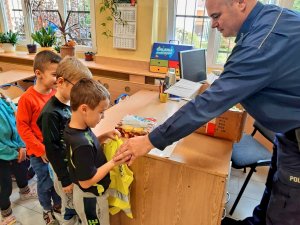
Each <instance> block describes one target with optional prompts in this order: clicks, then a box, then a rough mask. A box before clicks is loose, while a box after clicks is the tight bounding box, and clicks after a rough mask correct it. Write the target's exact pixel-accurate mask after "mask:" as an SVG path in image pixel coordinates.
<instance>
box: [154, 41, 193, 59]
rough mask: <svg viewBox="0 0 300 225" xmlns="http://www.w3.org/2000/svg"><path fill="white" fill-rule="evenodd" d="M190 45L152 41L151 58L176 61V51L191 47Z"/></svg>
mask: <svg viewBox="0 0 300 225" xmlns="http://www.w3.org/2000/svg"><path fill="white" fill-rule="evenodd" d="M192 48H193V46H192V45H176V44H169V43H154V44H153V47H152V53H151V59H162V60H172V61H178V60H179V59H178V52H180V51H184V50H190V49H192Z"/></svg>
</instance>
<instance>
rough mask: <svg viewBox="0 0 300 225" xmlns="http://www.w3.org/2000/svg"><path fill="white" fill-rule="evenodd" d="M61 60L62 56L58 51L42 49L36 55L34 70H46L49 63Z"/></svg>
mask: <svg viewBox="0 0 300 225" xmlns="http://www.w3.org/2000/svg"><path fill="white" fill-rule="evenodd" d="M60 61H61V57H60V56H59V55H57V54H56V53H54V52H52V51H49V50H45V51H41V52H39V53H38V54H36V56H35V57H34V61H33V71H34V72H35V71H36V70H40V71H42V72H44V71H45V69H46V66H47V65H48V64H51V63H59V62H60Z"/></svg>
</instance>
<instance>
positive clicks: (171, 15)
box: [167, 0, 224, 69]
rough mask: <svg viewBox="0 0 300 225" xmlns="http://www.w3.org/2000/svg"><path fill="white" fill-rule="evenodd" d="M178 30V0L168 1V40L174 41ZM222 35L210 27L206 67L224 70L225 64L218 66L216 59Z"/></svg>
mask: <svg viewBox="0 0 300 225" xmlns="http://www.w3.org/2000/svg"><path fill="white" fill-rule="evenodd" d="M175 28H176V0H169V1H168V31H167V39H168V40H174V38H175ZM220 37H221V36H220V33H219V32H217V31H216V29H212V28H211V26H209V38H208V45H207V51H206V65H207V67H210V68H216V69H218V68H222V67H223V66H224V64H217V63H216V58H217V54H218V49H219V45H220V41H219V40H220Z"/></svg>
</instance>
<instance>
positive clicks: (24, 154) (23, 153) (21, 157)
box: [18, 148, 26, 163]
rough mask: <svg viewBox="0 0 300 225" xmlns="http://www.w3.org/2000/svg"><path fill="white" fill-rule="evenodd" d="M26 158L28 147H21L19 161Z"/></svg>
mask: <svg viewBox="0 0 300 225" xmlns="http://www.w3.org/2000/svg"><path fill="white" fill-rule="evenodd" d="M25 159H26V148H20V149H19V156H18V163H20V162H23V161H24V160H25Z"/></svg>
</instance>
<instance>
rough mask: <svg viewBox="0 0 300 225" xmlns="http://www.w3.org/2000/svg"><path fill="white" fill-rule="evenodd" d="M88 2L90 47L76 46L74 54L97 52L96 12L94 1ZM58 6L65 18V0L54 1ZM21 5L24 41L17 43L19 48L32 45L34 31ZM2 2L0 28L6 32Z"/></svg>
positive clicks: (29, 18) (30, 20)
mask: <svg viewBox="0 0 300 225" xmlns="http://www.w3.org/2000/svg"><path fill="white" fill-rule="evenodd" d="M88 1H90V16H91V37H92V38H91V39H92V46H91V47H89V46H84V45H77V46H76V52H79V53H82V52H86V51H91V52H97V37H96V12H95V0H88ZM56 2H57V5H58V10H59V12H60V13H61V15H62V16H63V17H64V18H65V17H66V16H67V4H66V0H56ZM21 4H22V11H23V15H24V27H25V37H26V38H25V40H22V41H19V43H18V45H19V46H24V47H25V46H26V45H27V44H30V43H32V38H31V34H32V33H33V31H34V28H33V18H32V16H31V13H30V12H27V11H26V10H25V8H26V7H25V5H24V1H23V0H21ZM4 10H5V9H4V2H3V1H1V2H0V23H1V24H0V26H1V28H2V31H3V32H7V31H8V27H7V18H6V13H5V11H4Z"/></svg>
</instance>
